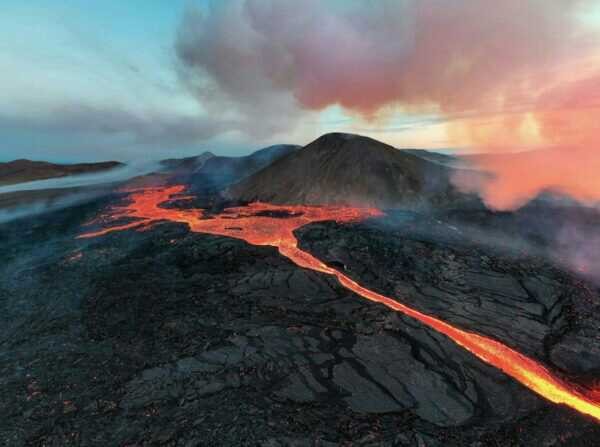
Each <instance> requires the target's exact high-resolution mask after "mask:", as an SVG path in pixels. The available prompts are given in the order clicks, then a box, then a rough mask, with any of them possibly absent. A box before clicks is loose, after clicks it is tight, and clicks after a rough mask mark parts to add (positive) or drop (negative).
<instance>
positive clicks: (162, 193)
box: [79, 186, 600, 421]
mask: <svg viewBox="0 0 600 447" xmlns="http://www.w3.org/2000/svg"><path fill="white" fill-rule="evenodd" d="M183 191H184V187H183V186H170V187H158V188H147V189H141V190H136V191H132V192H131V195H130V203H129V204H127V205H125V206H120V207H114V208H112V209H111V210H110V211H109V213H108V215H107V216H106V217H107V219H106V222H110V221H117V220H120V219H123V218H132V219H134V220H133V221H132V222H129V223H125V224H119V225H115V226H109V227H107V228H104V229H102V230H98V231H91V232H87V233H84V234H81V235H80V236H79V237H80V238H91V237H97V236H101V235H105V234H108V233H112V232H115V231H122V230H126V229H137V230H141V229H145V228H148V227H149V226H151V225H153V224H155V223H158V222H160V221H172V222H179V223H185V224H187V225H188V226H189V228H190V230H191V231H193V232H199V233H207V234H214V235H221V236H228V237H232V238H236V239H242V240H244V241H246V242H248V243H250V244H253V245H270V246H274V247H277V249H278V250H279V253H280V254H282V255H283V256H285V257H286V258H288V259H290V260H291V261H292V262H294V263H295V264H296V265H298V266H299V267H302V268H306V269H311V270H314V271H317V272H321V273H324V274H327V275H332V276H334V277H336V278H337V280H338V281H339V283H340V284H341V285H342V286H344V287H345V288H347V289H348V290H350V291H352V292H354V293H356V294H357V295H359V296H361V297H362V298H365V299H367V300H370V301H373V302H376V303H380V304H383V305H385V306H387V307H388V308H390V309H392V310H395V311H398V312H401V313H403V314H405V315H407V316H409V317H412V318H414V319H415V320H418V321H420V322H421V323H423V324H425V325H426V326H428V327H430V328H432V329H434V330H436V331H437V332H440V333H442V334H444V335H446V336H447V337H448V338H450V339H451V340H453V341H454V342H455V343H456V344H458V345H460V346H462V347H463V348H464V349H466V350H468V351H469V352H471V353H472V354H474V355H475V356H476V357H477V358H479V359H480V360H482V361H483V362H485V363H487V364H490V365H492V366H494V367H496V368H498V369H500V370H502V371H503V372H504V373H506V374H507V375H509V376H510V377H512V378H514V379H515V380H517V381H518V382H520V383H521V384H523V385H524V386H526V387H527V388H529V389H530V390H532V391H533V392H535V393H537V394H538V395H540V396H542V397H544V398H546V399H547V400H549V401H551V402H554V403H556V404H564V405H567V406H569V407H571V408H572V409H575V410H577V411H578V412H580V413H582V414H585V415H588V416H591V417H592V418H594V419H596V420H597V421H600V401H598V400H597V397H598V396H597V393H595V392H594V391H592V390H588V389H586V388H585V387H583V386H580V385H578V384H577V383H572V382H569V381H568V380H567V379H566V378H563V377H560V376H559V375H558V374H554V373H553V372H551V371H550V370H549V369H547V368H546V367H545V366H543V365H541V364H540V363H538V362H536V361H535V360H533V359H531V358H529V357H527V356H525V355H523V354H521V353H519V352H517V351H516V350H514V349H512V348H510V347H509V346H507V345H504V344H503V343H500V342H499V341H496V340H494V339H492V338H489V337H486V336H483V335H480V334H477V333H474V332H469V331H465V330H462V329H460V328H458V327H454V326H452V325H451V324H449V323H447V322H445V321H442V320H440V319H438V318H435V317H433V316H430V315H427V314H424V313H422V312H419V311H417V310H415V309H413V308H411V307H408V306H406V305H404V304H401V303H400V302H398V301H396V300H395V299H393V298H391V297H388V296H384V295H382V294H379V293H377V292H375V291H373V290H370V289H368V288H366V287H364V286H362V285H360V284H359V283H358V282H356V281H355V280H353V279H351V278H350V277H349V276H346V275H345V274H343V273H341V272H340V271H338V270H336V269H334V268H332V267H330V266H328V265H327V264H326V263H324V262H323V261H321V260H319V259H317V258H316V257H314V256H312V255H311V254H310V253H308V252H305V251H303V250H301V249H300V248H299V247H298V242H297V239H296V237H295V235H294V231H295V230H296V229H298V228H300V227H303V226H305V225H308V224H309V223H313V222H319V221H328V220H335V221H337V222H340V223H342V222H356V221H360V220H364V219H368V218H373V217H378V216H381V215H382V213H381V211H379V210H377V209H374V208H352V207H334V206H326V207H317V206H302V205H294V206H284V205H271V204H267V203H252V204H250V205H247V206H241V207H234V208H228V209H226V210H225V211H223V212H222V213H221V214H217V215H215V216H209V215H207V214H206V213H205V212H204V210H201V209H200V210H199V209H175V208H164V207H162V206H161V205H162V204H164V203H166V202H168V201H169V200H170V199H171V198H172V197H173V196H177V195H181V194H182V193H183ZM177 198H178V199H181V197H177ZM281 213H283V215H284V216H285V218H281V215H282V214H281ZM233 222H235V223H233Z"/></svg>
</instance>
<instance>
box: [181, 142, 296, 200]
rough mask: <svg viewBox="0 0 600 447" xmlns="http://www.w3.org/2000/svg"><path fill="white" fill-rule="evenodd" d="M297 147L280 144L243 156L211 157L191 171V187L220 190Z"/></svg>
mask: <svg viewBox="0 0 600 447" xmlns="http://www.w3.org/2000/svg"><path fill="white" fill-rule="evenodd" d="M298 148H299V146H294V145H288V144H281V145H276V146H269V147H267V148H264V149H261V150H258V151H256V152H254V153H252V154H250V155H246V156H244V157H222V156H215V157H211V158H209V159H208V160H206V161H205V162H204V163H203V164H202V165H201V166H199V167H198V168H197V169H196V170H195V171H194V172H193V174H192V176H191V184H192V189H193V190H196V191H210V190H220V189H222V188H224V187H227V186H229V185H231V184H233V183H235V182H238V181H240V180H242V179H244V178H246V177H248V176H250V175H252V174H254V173H255V172H258V171H260V170H261V169H263V168H264V167H266V166H268V165H269V164H271V163H273V162H274V161H275V160H278V159H280V158H282V157H285V156H286V155H288V154H290V153H292V152H294V151H296V150H297V149H298Z"/></svg>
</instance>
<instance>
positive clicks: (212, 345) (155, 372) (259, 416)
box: [0, 137, 600, 447]
mask: <svg viewBox="0 0 600 447" xmlns="http://www.w3.org/2000/svg"><path fill="white" fill-rule="evenodd" d="M335 141H339V139H338V137H336V138H335ZM371 141H372V140H371ZM307 148H308V147H307ZM307 148H304V149H301V150H300V151H296V150H292V151H291V152H290V154H288V155H283V157H282V158H279V159H278V160H279V161H275V162H274V164H272V165H271V166H275V165H279V164H282V163H287V162H286V160H289V159H290V157H296V156H297V154H298V153H300V152H302V151H305V150H306V149H307ZM320 150H321V151H322V152H327V150H326V148H323V147H321V149H320ZM353 150H356V151H359V149H353ZM387 150H388V149H387V148H386V149H385V151H387ZM375 151H376V153H377V154H379V153H383V152H379V151H380V149H377V148H376V149H375ZM331 152H332V154H333V155H334V157H333V158H335V157H337V155H335V154H337V146H335V145H333V146H332V148H331ZM385 154H386V155H384V156H383V158H384V159H386V160H387V157H388V155H387V152H386V153H385ZM325 155H326V154H324V155H323V156H325ZM389 157H395V155H389ZM404 157H409V158H406V159H405V158H404ZM412 157H413V155H410V156H408V155H402V158H398V159H397V160H404V161H406V166H404V165H403V164H399V165H395V166H396V167H397V168H398V169H400V168H401V169H403V170H407V169H408V170H407V171H406V172H407V174H405V175H406V179H411V178H412V177H411V175H412V174H411V173H415V172H417V169H423V165H422V164H421V163H420V160H417V161H415V160H414V159H413V158H412ZM217 158H219V157H211V158H207V159H206V160H204V161H203V162H202V163H201V166H200V167H199V166H198V165H197V164H196V163H195V162H190V163H188V165H187V166H188V169H187V170H186V169H178V167H180V166H181V165H179V164H178V163H177V162H176V161H173V163H174V165H173V166H172V167H173V172H174V174H173V180H181V178H182V177H181V176H187V177H186V178H194V176H195V175H196V174H198V170H202V169H203V168H204V167H205V166H207V164H208V163H209V162H210V161H211V160H213V159H217ZM415 158H416V157H415ZM274 159H275V158H274ZM375 159H377V157H375ZM394 160H396V158H394ZM404 161H403V162H402V163H404ZM219 163H221V162H219ZM393 163H396V162H395V161H394V162H392V165H393ZM226 164H227V165H228V166H232V165H234V166H235V165H237V164H238V162H233V163H226ZM241 165H243V166H248V164H247V163H242V164H241ZM250 165H251V166H253V164H250ZM432 165H433V164H432ZM184 166H186V165H184ZM190 166H191V167H190ZM215 166H217V165H215ZM426 166H427V169H430V165H429V164H428V165H426ZM434 166H436V165H434ZM413 168H414V170H413ZM269 169H270V168H269V167H266V168H265V169H264V170H263V171H259V172H258V173H257V174H255V177H256V176H258V175H262V174H261V173H264V172H266V171H268V170H269ZM432 169H438V168H437V167H436V168H432ZM440 169H441V168H440ZM444 169H445V168H444ZM315 171H317V174H318V173H319V172H320V171H319V170H315ZM215 172H217V171H215ZM219 172H225V171H224V170H223V171H219ZM248 172H249V171H248V170H246V169H240V170H239V171H236V173H237V174H236V175H242V176H244V175H246V174H247V175H250V174H248ZM299 172H302V171H301V170H299ZM427 172H432V171H427ZM434 172H437V171H434ZM443 172H446V171H443ZM269 175H270V174H269ZM340 175H341V174H340ZM255 177H252V176H250V177H247V180H249V181H252V182H254V180H252V179H253V178H255ZM342 177H343V176H342ZM196 178H197V177H196ZM403 178H404V177H403ZM165 179H166V176H165V175H161V176H157V177H155V178H153V177H152V176H150V177H148V178H143V179H138V180H136V182H134V183H132V184H131V185H137V186H141V185H144V184H152V182H153V181H158V180H160V181H165ZM215 179H221V180H218V181H217V184H216V186H214V188H215V190H216V192H218V190H219V189H220V188H224V187H227V185H229V184H230V183H231V182H232V178H231V177H227V176H222V177H218V176H216V177H215ZM425 180H426V179H423V178H420V177H415V179H413V180H410V182H409V180H406V181H407V182H408V184H413V183H414V184H415V185H417V186H419V185H423V184H424V183H423V182H425ZM403 181H404V180H403ZM244 182H245V181H244V180H242V184H243V183H244ZM411 182H413V183H411ZM438 185H439V184H438ZM197 188H198V183H194V184H190V185H189V188H188V189H189V191H190V192H195V193H197V197H196V199H195V200H194V201H183V200H182V201H178V202H174V203H170V204H169V205H168V206H169V207H179V206H184V207H190V206H198V207H207V206H208V207H210V206H214V204H215V203H218V199H215V198H214V197H213V196H211V193H210V190H211V189H210V188H207V189H203V190H201V191H198V189H197ZM211 188H212V187H211ZM236 188H237V186H236ZM419 188H420V186H419ZM436 188H437V186H436ZM445 188H446V187H445V186H444V187H443V188H442V189H434V190H433V191H438V192H439V191H442V192H443V191H447V190H446V189H445ZM277 191H279V190H277ZM282 191H283V190H282ZM418 191H420V190H419V189H418V188H417V189H414V190H412V189H409V190H408V192H407V194H409V195H410V194H417V192H418ZM429 191H432V190H429ZM277 194H278V193H277ZM436 194H437V192H436ZM444 194H446V193H445V192H444ZM448 194H449V195H442V196H438V197H440V198H443V197H449V196H451V195H452V194H454V193H452V192H448ZM282 197H283V196H282ZM331 197H333V195H332V196H331ZM431 197H434V196H431ZM431 197H430V198H431ZM126 200H127V195H126V194H125V193H120V192H114V193H112V194H108V195H105V196H102V197H101V198H97V199H95V200H94V201H92V202H89V203H87V204H85V205H79V206H75V207H70V208H66V209H64V210H61V211H57V212H53V213H46V214H44V215H40V216H35V217H29V218H27V219H21V220H16V221H13V222H10V223H6V224H3V225H0V247H1V248H2V257H3V258H2V260H3V262H1V263H0V389H2V391H3V392H2V399H0V416H1V417H0V445H7V446H69V445H73V446H146V445H148V446H150V445H152V446H154V445H157V446H195V445H202V446H204V445H207V446H256V445H258V446H267V447H270V446H307V447H308V446H350V445H352V446H418V447H423V446H425V447H435V446H440V447H441V446H457V447H458V446H472V447H487V446H523V447H530V446H556V447H558V446H594V445H597V439H599V436H600V426H599V425H598V424H597V423H596V422H594V421H593V420H592V419H590V418H587V417H584V416H581V415H580V414H579V413H577V412H575V411H572V410H570V409H567V408H563V407H560V406H557V405H553V404H551V403H549V402H547V401H545V400H543V399H542V398H540V397H537V395H535V394H533V393H532V392H531V391H529V390H528V389H526V388H524V387H523V386H522V385H520V384H519V383H517V382H515V381H513V380H512V379H510V378H508V377H507V376H506V375H504V374H503V373H502V372H500V371H499V370H497V369H495V368H493V367H491V366H488V365H486V364H484V363H482V362H481V361H480V360H478V359H477V358H475V357H474V356H473V355H471V354H469V353H468V352H467V351H465V350H464V349H462V348H460V347H459V346H457V345H456V344H455V343H453V342H452V341H450V340H449V339H448V338H446V337H445V336H443V335H440V334H439V333H437V332H435V331H433V330H431V329H429V328H427V327H425V326H423V325H422V324H421V323H418V322H416V321H415V320H412V319H410V318H408V317H404V316H402V315H401V314H399V313H396V312H394V311H392V310H390V309H388V308H386V307H383V306H381V305H377V304H374V303H371V302H368V301H365V300H364V299H362V298H360V297H359V296H357V295H355V294H354V293H352V292H349V291H348V290H347V289H345V288H343V287H342V286H341V285H340V284H338V282H337V280H335V279H334V278H333V277H331V276H328V275H324V274H320V273H316V272H314V271H311V270H304V269H301V268H299V267H297V266H296V265H295V264H293V263H292V262H291V261H289V260H288V259H286V258H284V257H282V256H281V255H279V253H278V252H277V250H276V249H275V248H271V247H256V246H252V245H249V244H247V243H245V242H243V241H240V240H233V239H228V238H225V237H218V236H212V235H205V234H198V233H193V232H190V231H189V229H188V228H187V227H186V226H185V225H183V224H175V223H167V222H165V223H160V224H157V225H155V226H153V227H151V228H150V229H146V230H144V231H135V230H127V231H123V232H116V233H112V234H109V235H106V236H102V237H99V238H95V239H76V236H77V235H79V234H81V233H82V232H83V231H84V227H85V224H86V223H88V222H89V221H90V220H92V219H94V218H96V217H98V216H99V215H100V214H101V213H102V211H104V210H106V207H107V206H109V205H111V204H115V203H121V202H125V201H126ZM448 204H450V202H446V205H448ZM471 205H472V204H471ZM280 217H281V218H282V219H285V218H286V215H285V214H282V215H281V216H280ZM599 220H600V216H599V215H598V213H597V212H595V211H593V210H584V209H576V210H575V209H572V208H565V207H562V208H560V207H551V206H550V205H549V204H548V203H547V202H544V201H541V202H539V203H534V204H532V205H531V206H529V207H527V208H525V209H523V210H521V211H519V212H516V213H493V212H490V211H487V210H485V209H484V208H483V207H481V206H469V207H468V208H462V207H453V208H450V209H442V208H440V209H438V210H437V211H434V210H433V209H429V211H428V212H423V211H419V212H416V211H400V210H396V211H393V210H388V212H387V215H386V216H385V217H383V218H378V219H373V220H370V221H365V222H361V223H355V224H343V225H342V224H337V223H334V222H323V223H317V224H311V225H309V226H306V227H303V228H301V229H300V230H298V231H297V232H296V235H297V236H298V239H299V242H300V246H301V247H302V248H303V249H305V250H307V251H309V252H310V253H312V254H314V255H315V256H317V257H319V258H320V259H322V260H324V261H325V262H326V263H328V264H329V265H331V266H333V267H335V268H337V269H340V270H344V272H345V273H346V274H347V275H349V276H350V277H352V278H354V279H356V280H358V281H359V282H361V283H362V284H364V285H365V286H367V287H369V288H370V289H372V290H375V291H379V292H381V293H384V294H387V295H389V296H393V297H395V298H396V299H398V300H399V301H401V302H403V303H406V304H408V305H410V306H412V307H414V308H416V309H418V310H421V311H423V312H427V313H430V314H432V315H435V316H438V317H440V318H442V319H444V320H446V321H448V322H450V323H452V324H454V325H455V326H458V327H460V328H464V329H468V330H471V331H476V332H478V333H481V334H485V335H488V336H491V337H493V338H495V339H497V340H499V341H501V342H503V343H505V344H507V345H508V346H510V347H513V348H515V349H517V350H519V351H520V352H522V353H524V354H527V355H529V356H531V357H532V358H535V359H537V360H538V361H540V362H541V363H543V364H544V365H547V366H548V367H549V368H551V369H552V370H553V371H555V372H557V373H559V374H563V375H565V376H566V377H568V378H569V379H571V380H573V381H577V382H579V383H581V384H584V385H589V386H590V387H593V386H595V380H596V379H597V378H598V377H599V376H600V348H599V345H598V340H599V339H600V319H599V317H598V315H599V314H600V308H599V307H600V300H599V299H598V287H597V286H596V284H597V283H595V282H593V279H594V278H592V277H583V276H579V275H576V274H574V273H572V272H571V271H569V270H568V269H566V268H565V267H564V265H563V264H562V263H561V262H560V261H561V260H560V259H558V258H556V257H554V256H552V247H553V245H554V243H555V240H556V238H557V237H558V234H559V229H560V228H561V227H565V226H569V225H574V226H576V227H577V228H595V225H596V222H598V221H599ZM586 278H587V279H586Z"/></svg>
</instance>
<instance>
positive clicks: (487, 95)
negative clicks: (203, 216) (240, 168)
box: [177, 0, 600, 209]
mask: <svg viewBox="0 0 600 447" xmlns="http://www.w3.org/2000/svg"><path fill="white" fill-rule="evenodd" d="M593 4H594V1H592V0H573V1H569V2H565V1H562V0H544V1H541V0H527V1H523V0H506V1H503V2H496V3H494V4H493V6H490V3H489V2H475V1H471V0H458V1H455V2H452V5H451V7H450V6H445V5H443V4H441V3H440V2H438V1H436V0H421V1H410V0H405V1H391V0H386V1H380V2H376V3H375V2H340V1H332V2H320V1H316V0H308V1H305V2H295V1H291V0H279V1H273V0H246V1H242V0H240V1H235V2H212V3H211V4H210V8H209V9H208V10H207V12H205V13H200V12H190V13H189V14H188V15H187V17H186V18H185V20H184V22H183V24H182V27H181V30H180V34H179V39H178V42H177V50H178V55H179V60H180V62H181V63H182V66H183V68H182V73H184V74H185V78H186V79H187V81H188V82H189V84H190V85H192V86H193V87H194V91H195V92H196V93H197V94H198V95H199V97H200V98H201V100H202V102H203V104H205V105H207V107H209V108H210V107H213V108H214V110H223V109H227V110H235V112H234V114H237V117H238V118H239V119H241V120H242V121H246V122H247V124H248V126H249V127H252V128H253V131H254V132H257V133H260V132H268V131H273V130H274V129H279V128H282V127H285V126H290V125H293V123H294V121H295V120H296V119H297V118H298V117H299V116H300V113H301V111H302V110H319V109H323V108H325V107H327V106H330V105H341V106H343V107H344V108H346V109H348V110H351V111H354V112H356V113H359V114H361V115H363V116H364V117H366V118H368V119H377V117H378V116H380V115H381V114H382V113H383V114H385V112H386V111H388V110H389V109H390V108H400V109H403V110H408V111H420V112H435V113H439V114H442V115H443V116H446V117H447V118H448V119H449V123H448V128H449V129H450V133H451V134H454V135H461V136H462V138H463V141H465V140H466V141H468V142H470V143H471V144H472V145H473V146H474V147H475V148H476V149H477V150H483V151H506V150H516V149H521V150H523V149H526V148H528V147H530V146H535V147H536V148H551V150H550V151H549V152H543V153H542V152H540V154H542V155H539V156H538V155H535V156H531V157H526V158H523V159H521V162H519V163H518V164H515V163H509V164H506V163H492V164H487V165H482V166H481V167H482V168H484V169H486V170H487V171H490V172H491V173H492V174H493V176H491V177H489V179H487V180H485V181H483V182H481V183H480V184H478V189H479V191H480V192H481V194H482V196H483V198H484V199H485V200H486V202H487V203H488V204H489V205H490V206H491V207H493V208H500V209H506V208H514V207H517V206H520V205H521V204H523V203H524V202H526V201H527V200H529V199H531V198H532V197H534V196H535V195H537V194H538V193H539V192H541V191H544V190H547V189H552V190H558V191H560V192H563V193H567V194H570V195H572V196H574V197H576V198H578V199H580V200H597V199H599V198H600V192H599V191H600V188H598V185H597V181H595V180H593V179H594V176H593V175H592V176H590V175H589V174H590V173H593V172H598V170H597V168H598V167H600V156H598V155H597V151H596V147H595V146H594V140H595V139H596V137H597V136H598V134H599V132H598V126H597V125H596V124H595V123H594V122H592V121H591V119H590V116H591V115H592V113H591V111H593V110H595V109H596V108H597V107H598V96H599V95H598V92H599V91H600V82H599V79H600V78H599V77H598V73H599V72H600V70H598V71H597V70H596V67H598V66H599V65H600V64H595V63H594V62H593V61H592V62H590V60H589V56H590V55H591V54H592V53H593V51H594V49H595V46H594V44H593V42H594V40H593V38H594V37H596V36H594V35H592V31H591V30H590V29H584V26H583V23H582V22H581V20H580V19H579V16H578V15H579V14H580V13H581V12H582V11H584V10H585V8H588V7H591V6H592V5H593ZM240 67H243V69H240ZM573 73H576V75H575V76H576V77H574V75H573ZM200 80H202V82H200ZM194 81H196V82H194ZM263 109H264V110H268V111H269V116H270V117H271V118H269V117H264V120H262V121H263V122H261V123H260V124H259V125H255V126H252V125H251V124H250V122H251V120H250V117H252V118H254V119H253V121H256V119H255V118H256V110H263ZM273 117H274V118H273ZM473 117H476V118H473ZM540 157H541V159H540ZM540 163H543V169H542V168H541V167H540ZM580 169H584V171H583V175H581V173H580V174H578V175H573V173H575V172H580V171H579V170H580ZM524 174H525V175H524ZM463 180H464V179H460V178H458V179H457V182H458V183H459V184H461V185H462V181H463ZM463 186H465V185H463Z"/></svg>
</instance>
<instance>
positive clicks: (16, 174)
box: [0, 160, 123, 186]
mask: <svg viewBox="0 0 600 447" xmlns="http://www.w3.org/2000/svg"><path fill="white" fill-rule="evenodd" d="M120 166H123V164H122V163H119V162H118V161H105V162H100V163H79V164H55V163H48V162H45V161H31V160H14V161H10V162H7V163H0V186H2V185H11V184H14V183H22V182H30V181H33V180H45V179H50V178H57V177H65V176H68V175H76V174H90V173H93V172H101V171H106V170H109V169H114V168H117V167H120Z"/></svg>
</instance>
